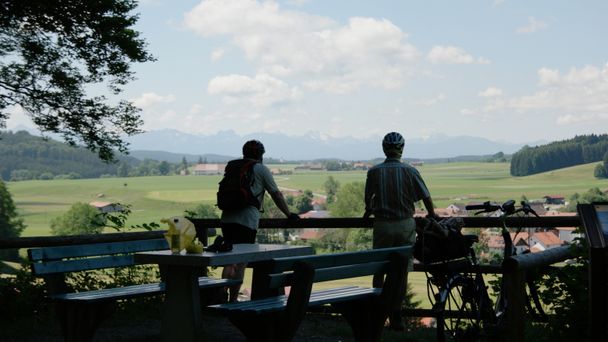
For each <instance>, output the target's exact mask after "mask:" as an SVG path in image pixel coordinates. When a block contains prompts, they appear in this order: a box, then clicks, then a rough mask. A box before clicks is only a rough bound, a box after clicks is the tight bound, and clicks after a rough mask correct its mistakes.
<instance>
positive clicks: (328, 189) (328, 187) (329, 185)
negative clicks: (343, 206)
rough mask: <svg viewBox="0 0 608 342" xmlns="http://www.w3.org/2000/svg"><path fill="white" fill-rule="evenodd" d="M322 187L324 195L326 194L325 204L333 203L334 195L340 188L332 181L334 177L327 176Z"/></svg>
mask: <svg viewBox="0 0 608 342" xmlns="http://www.w3.org/2000/svg"><path fill="white" fill-rule="evenodd" d="M323 186H324V187H325V193H326V194H327V204H331V203H334V201H335V200H336V194H337V193H338V189H339V188H340V183H339V182H338V181H337V180H335V179H334V176H329V177H327V180H326V181H325V183H323Z"/></svg>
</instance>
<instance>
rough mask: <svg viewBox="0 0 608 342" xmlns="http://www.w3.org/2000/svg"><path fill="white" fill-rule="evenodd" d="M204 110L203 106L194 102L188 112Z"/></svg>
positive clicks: (193, 112)
mask: <svg viewBox="0 0 608 342" xmlns="http://www.w3.org/2000/svg"><path fill="white" fill-rule="evenodd" d="M202 110H203V106H201V105H200V104H198V103H195V104H193V105H192V106H190V110H189V111H188V113H190V114H198V113H200V112H201V111H202Z"/></svg>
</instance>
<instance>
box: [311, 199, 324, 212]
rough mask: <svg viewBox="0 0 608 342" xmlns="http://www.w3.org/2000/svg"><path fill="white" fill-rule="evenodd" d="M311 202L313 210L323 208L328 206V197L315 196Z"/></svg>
mask: <svg viewBox="0 0 608 342" xmlns="http://www.w3.org/2000/svg"><path fill="white" fill-rule="evenodd" d="M310 204H311V205H312V208H313V210H322V209H323V208H325V207H327V198H326V197H315V198H313V199H312V202H310Z"/></svg>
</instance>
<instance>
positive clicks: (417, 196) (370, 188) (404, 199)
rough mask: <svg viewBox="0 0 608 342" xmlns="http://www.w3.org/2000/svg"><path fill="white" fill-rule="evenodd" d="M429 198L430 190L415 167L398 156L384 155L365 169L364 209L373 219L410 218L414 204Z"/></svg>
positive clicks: (412, 214)
mask: <svg viewBox="0 0 608 342" xmlns="http://www.w3.org/2000/svg"><path fill="white" fill-rule="evenodd" d="M429 197H430V194H429V190H428V189H427V187H426V185H425V184H424V181H423V180H422V177H421V176H420V173H419V172H418V170H416V169H415V168H414V167H413V166H410V165H408V164H404V163H402V162H401V161H400V160H399V159H393V158H387V159H386V160H385V161H384V163H382V164H378V165H376V166H374V167H372V168H371V169H369V171H368V172H367V179H366V181H365V210H366V212H371V213H373V214H374V217H376V218H382V219H391V220H395V219H406V218H410V217H413V216H414V211H415V208H414V203H415V202H417V201H419V200H421V199H423V198H429Z"/></svg>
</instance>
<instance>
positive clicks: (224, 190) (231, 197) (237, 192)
mask: <svg viewBox="0 0 608 342" xmlns="http://www.w3.org/2000/svg"><path fill="white" fill-rule="evenodd" d="M256 163H257V161H256V160H249V159H237V160H231V161H230V162H228V165H226V168H225V169H224V178H222V180H221V181H220V183H219V184H220V186H219V189H218V192H217V207H218V208H220V209H221V210H238V209H243V208H246V207H247V206H253V207H256V208H257V209H260V201H259V200H258V199H257V196H255V195H254V194H253V193H252V191H251V187H252V185H253V182H254V180H255V177H253V166H254V165H255V164H256Z"/></svg>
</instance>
